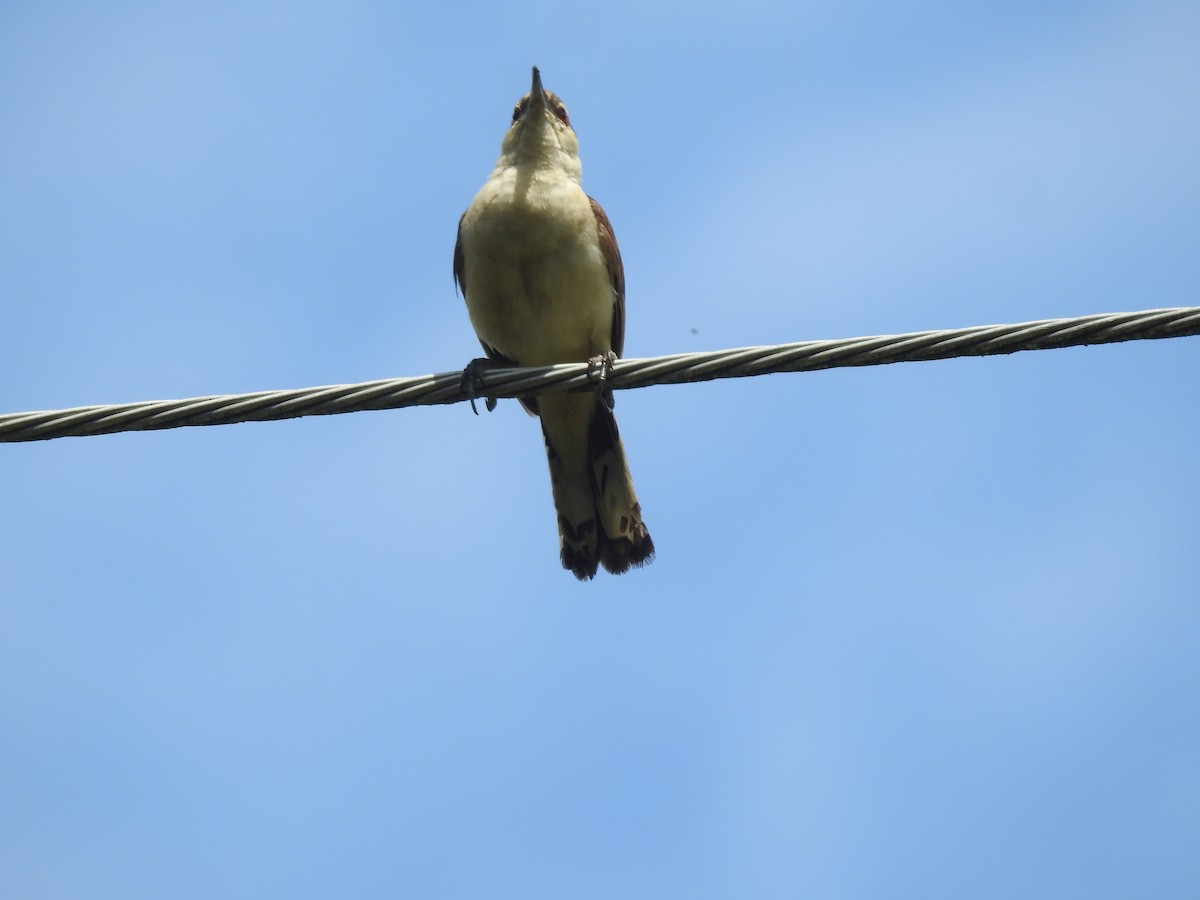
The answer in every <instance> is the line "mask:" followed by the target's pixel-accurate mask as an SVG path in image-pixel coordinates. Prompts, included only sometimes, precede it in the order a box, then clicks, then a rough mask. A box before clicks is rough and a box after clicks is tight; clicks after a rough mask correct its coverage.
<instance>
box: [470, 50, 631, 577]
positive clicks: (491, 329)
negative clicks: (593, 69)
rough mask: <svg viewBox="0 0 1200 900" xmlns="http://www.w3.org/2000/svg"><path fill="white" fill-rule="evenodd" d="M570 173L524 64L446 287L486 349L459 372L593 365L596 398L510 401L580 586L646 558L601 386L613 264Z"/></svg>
mask: <svg viewBox="0 0 1200 900" xmlns="http://www.w3.org/2000/svg"><path fill="white" fill-rule="evenodd" d="M582 172H583V169H582V166H581V164H580V160H579V139H578V137H577V136H576V134H575V129H574V128H573V127H572V125H571V120H570V117H569V116H568V115H567V108H566V106H565V105H564V104H563V101H562V100H561V99H560V98H559V97H558V96H557V95H556V94H553V93H551V92H550V91H548V90H546V89H544V88H543V86H542V76H541V73H540V72H539V71H538V69H537V67H536V66H535V67H534V68H533V83H532V86H531V88H530V90H529V93H527V94H525V95H524V96H523V97H521V99H520V100H518V101H517V103H516V106H515V107H514V108H513V114H512V124H511V125H510V126H509V128H508V131H507V132H506V133H505V135H504V139H503V141H502V143H501V148H500V158H499V159H498V160H497V161H496V165H495V167H494V168H493V169H492V172H491V174H490V175H489V176H488V178H487V180H486V181H485V182H484V185H483V187H482V188H480V190H479V192H478V193H477V194H476V195H475V197H474V199H473V200H472V201H471V204H470V206H468V207H467V210H466V212H464V213H463V214H462V217H461V218H460V219H459V223H458V237H457V240H456V241H455V245H454V281H455V284H456V286H457V288H458V289H459V290H460V291H461V292H462V296H463V299H464V300H465V302H466V307H467V313H468V316H469V317H470V320H471V325H472V326H473V327H474V329H475V334H476V336H477V337H478V338H479V342H480V343H481V344H482V345H483V349H484V352H485V353H486V357H484V358H481V359H479V360H476V361H474V363H472V366H468V367H467V373H465V374H464V378H467V377H470V373H472V372H473V371H474V372H476V373H477V371H478V369H474V370H473V368H472V367H473V366H479V365H482V366H487V365H493V366H494V365H504V366H543V365H552V364H556V363H569V362H588V363H589V364H590V365H591V366H593V367H594V366H600V367H601V375H602V377H601V379H600V384H601V387H600V389H598V390H596V391H590V392H586V393H574V394H553V395H551V394H542V395H540V396H537V397H520V398H518V399H519V400H520V402H521V405H522V406H524V408H525V409H526V410H527V411H528V412H529V413H530V414H531V415H534V416H537V417H538V418H539V420H540V422H541V426H542V435H543V438H544V439H545V444H546V456H547V458H548V460H549V464H550V485H551V491H552V494H553V498H554V506H555V511H556V513H557V517H558V535H559V557H560V559H561V562H562V565H563V568H564V569H567V570H569V571H570V572H572V573H573V574H574V575H575V577H576V578H578V579H579V580H581V581H588V580H590V579H592V578H593V577H594V576H595V575H596V572H597V570H598V568H599V567H601V566H602V567H603V568H604V569H605V570H606V571H608V572H610V573H613V574H620V573H623V572H626V571H628V570H629V569H630V568H631V567H637V566H642V565H645V564H646V563H648V562H650V561H651V560H652V559H653V557H654V541H653V540H651V538H650V532H649V531H648V530H647V529H646V523H645V521H644V520H643V518H642V509H641V506H640V504H639V503H638V499H637V493H636V492H635V491H634V487H633V477H632V475H631V474H630V472H629V464H628V461H627V460H626V456H625V448H624V445H623V444H622V442H621V436H620V433H619V432H618V430H617V420H616V418H615V417H614V416H613V411H612V406H613V399H612V392H611V390H606V389H604V388H603V373H604V372H606V371H608V370H609V369H611V367H612V361H613V360H615V359H616V358H617V357H619V356H620V355H621V352H622V350H623V349H624V343H625V270H624V266H623V264H622V262H621V251H620V250H619V249H618V247H617V239H616V236H615V235H614V234H613V227H612V223H611V222H609V219H608V216H607V215H606V214H605V212H604V209H603V208H602V207H601V206H600V204H599V203H597V202H596V201H595V200H594V199H592V198H591V197H590V196H588V195H587V194H586V193H585V192H584V190H583V186H582ZM474 378H475V379H476V381H477V380H478V374H475V375H474ZM492 405H494V401H489V409H490V408H491V406H492Z"/></svg>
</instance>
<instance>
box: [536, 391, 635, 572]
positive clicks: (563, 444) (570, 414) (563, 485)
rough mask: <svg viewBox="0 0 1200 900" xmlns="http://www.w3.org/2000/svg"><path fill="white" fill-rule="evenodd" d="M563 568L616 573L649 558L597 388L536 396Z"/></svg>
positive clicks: (621, 452)
mask: <svg viewBox="0 0 1200 900" xmlns="http://www.w3.org/2000/svg"><path fill="white" fill-rule="evenodd" d="M537 406H538V412H539V414H540V416H541V420H542V434H543V436H544V437H545V439H546V454H547V456H548V457H549V460H550V484H551V487H552V489H553V491H554V507H555V509H556V510H557V512H558V534H559V543H560V547H561V556H562V564H563V568H564V569H570V570H571V572H573V573H574V574H575V577H576V578H579V579H580V580H587V579H589V578H591V577H592V576H594V575H595V574H596V569H597V566H598V565H602V566H604V568H605V569H606V570H607V571H609V572H612V573H613V574H620V573H621V572H625V571H627V570H628V569H629V568H630V567H631V566H641V565H644V564H645V563H648V562H649V561H650V560H651V559H653V558H654V541H652V540H651V539H650V533H649V532H648V531H646V523H645V522H643V521H642V508H641V506H639V505H638V500H637V494H636V493H635V492H634V489H633V477H632V476H631V475H630V474H629V464H628V462H626V460H625V448H624V447H623V446H622V445H621V435H620V434H619V433H618V431H617V420H616V419H615V418H614V417H613V414H612V411H611V410H610V409H609V408H608V406H607V405H606V404H605V403H604V401H603V400H602V398H601V397H600V396H599V395H596V394H560V395H547V394H543V395H542V396H540V397H538V398H537Z"/></svg>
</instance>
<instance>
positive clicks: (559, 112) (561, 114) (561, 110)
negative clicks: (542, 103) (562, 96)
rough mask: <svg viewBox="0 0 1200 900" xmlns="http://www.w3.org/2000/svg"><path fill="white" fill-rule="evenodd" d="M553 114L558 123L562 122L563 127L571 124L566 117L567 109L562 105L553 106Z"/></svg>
mask: <svg viewBox="0 0 1200 900" xmlns="http://www.w3.org/2000/svg"><path fill="white" fill-rule="evenodd" d="M554 114H555V115H556V116H558V121H560V122H562V123H563V124H564V125H570V124H571V120H570V119H569V118H568V117H567V108H566V107H565V106H563V105H562V103H555V104H554Z"/></svg>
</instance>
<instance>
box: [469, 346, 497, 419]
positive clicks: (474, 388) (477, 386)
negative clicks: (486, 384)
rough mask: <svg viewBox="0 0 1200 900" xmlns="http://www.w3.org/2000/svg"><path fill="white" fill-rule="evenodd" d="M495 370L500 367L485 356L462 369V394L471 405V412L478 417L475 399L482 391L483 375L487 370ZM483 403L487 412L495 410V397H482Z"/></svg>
mask: <svg viewBox="0 0 1200 900" xmlns="http://www.w3.org/2000/svg"><path fill="white" fill-rule="evenodd" d="M497 368H500V366H499V365H498V364H497V363H496V361H495V360H494V359H488V358H487V357H485V356H480V357H478V358H476V359H473V360H471V361H470V362H469V363H467V367H466V368H465V369H463V373H462V390H463V393H465V394H466V395H467V399H468V400H469V401H470V403H471V412H473V413H475V415H479V410H477V409H476V408H475V399H476V398H477V397H478V396H479V394H480V392H481V391H482V390H483V373H484V372H485V371H487V370H488V369H497ZM483 403H484V406H486V407H487V411H488V412H491V411H492V410H494V409H495V408H496V398H495V397H484V398H483Z"/></svg>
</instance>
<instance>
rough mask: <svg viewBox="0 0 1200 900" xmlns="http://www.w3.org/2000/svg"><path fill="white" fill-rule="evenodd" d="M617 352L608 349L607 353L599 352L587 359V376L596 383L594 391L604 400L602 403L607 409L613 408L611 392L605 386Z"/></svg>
mask: <svg viewBox="0 0 1200 900" xmlns="http://www.w3.org/2000/svg"><path fill="white" fill-rule="evenodd" d="M616 362H617V354H615V353H614V352H613V351H611V350H609V351H608V352H607V353H601V354H600V355H599V356H593V357H592V358H591V359H589V360H588V378H589V379H590V380H592V381H594V382H595V383H596V393H598V394H599V395H600V397H601V399H602V400H603V401H604V405H605V406H607V407H608V409H609V411H610V412H611V411H612V408H613V394H612V391H610V390H609V389H608V387H607V384H608V376H609V375H611V374H612V370H613V366H614V365H616Z"/></svg>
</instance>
